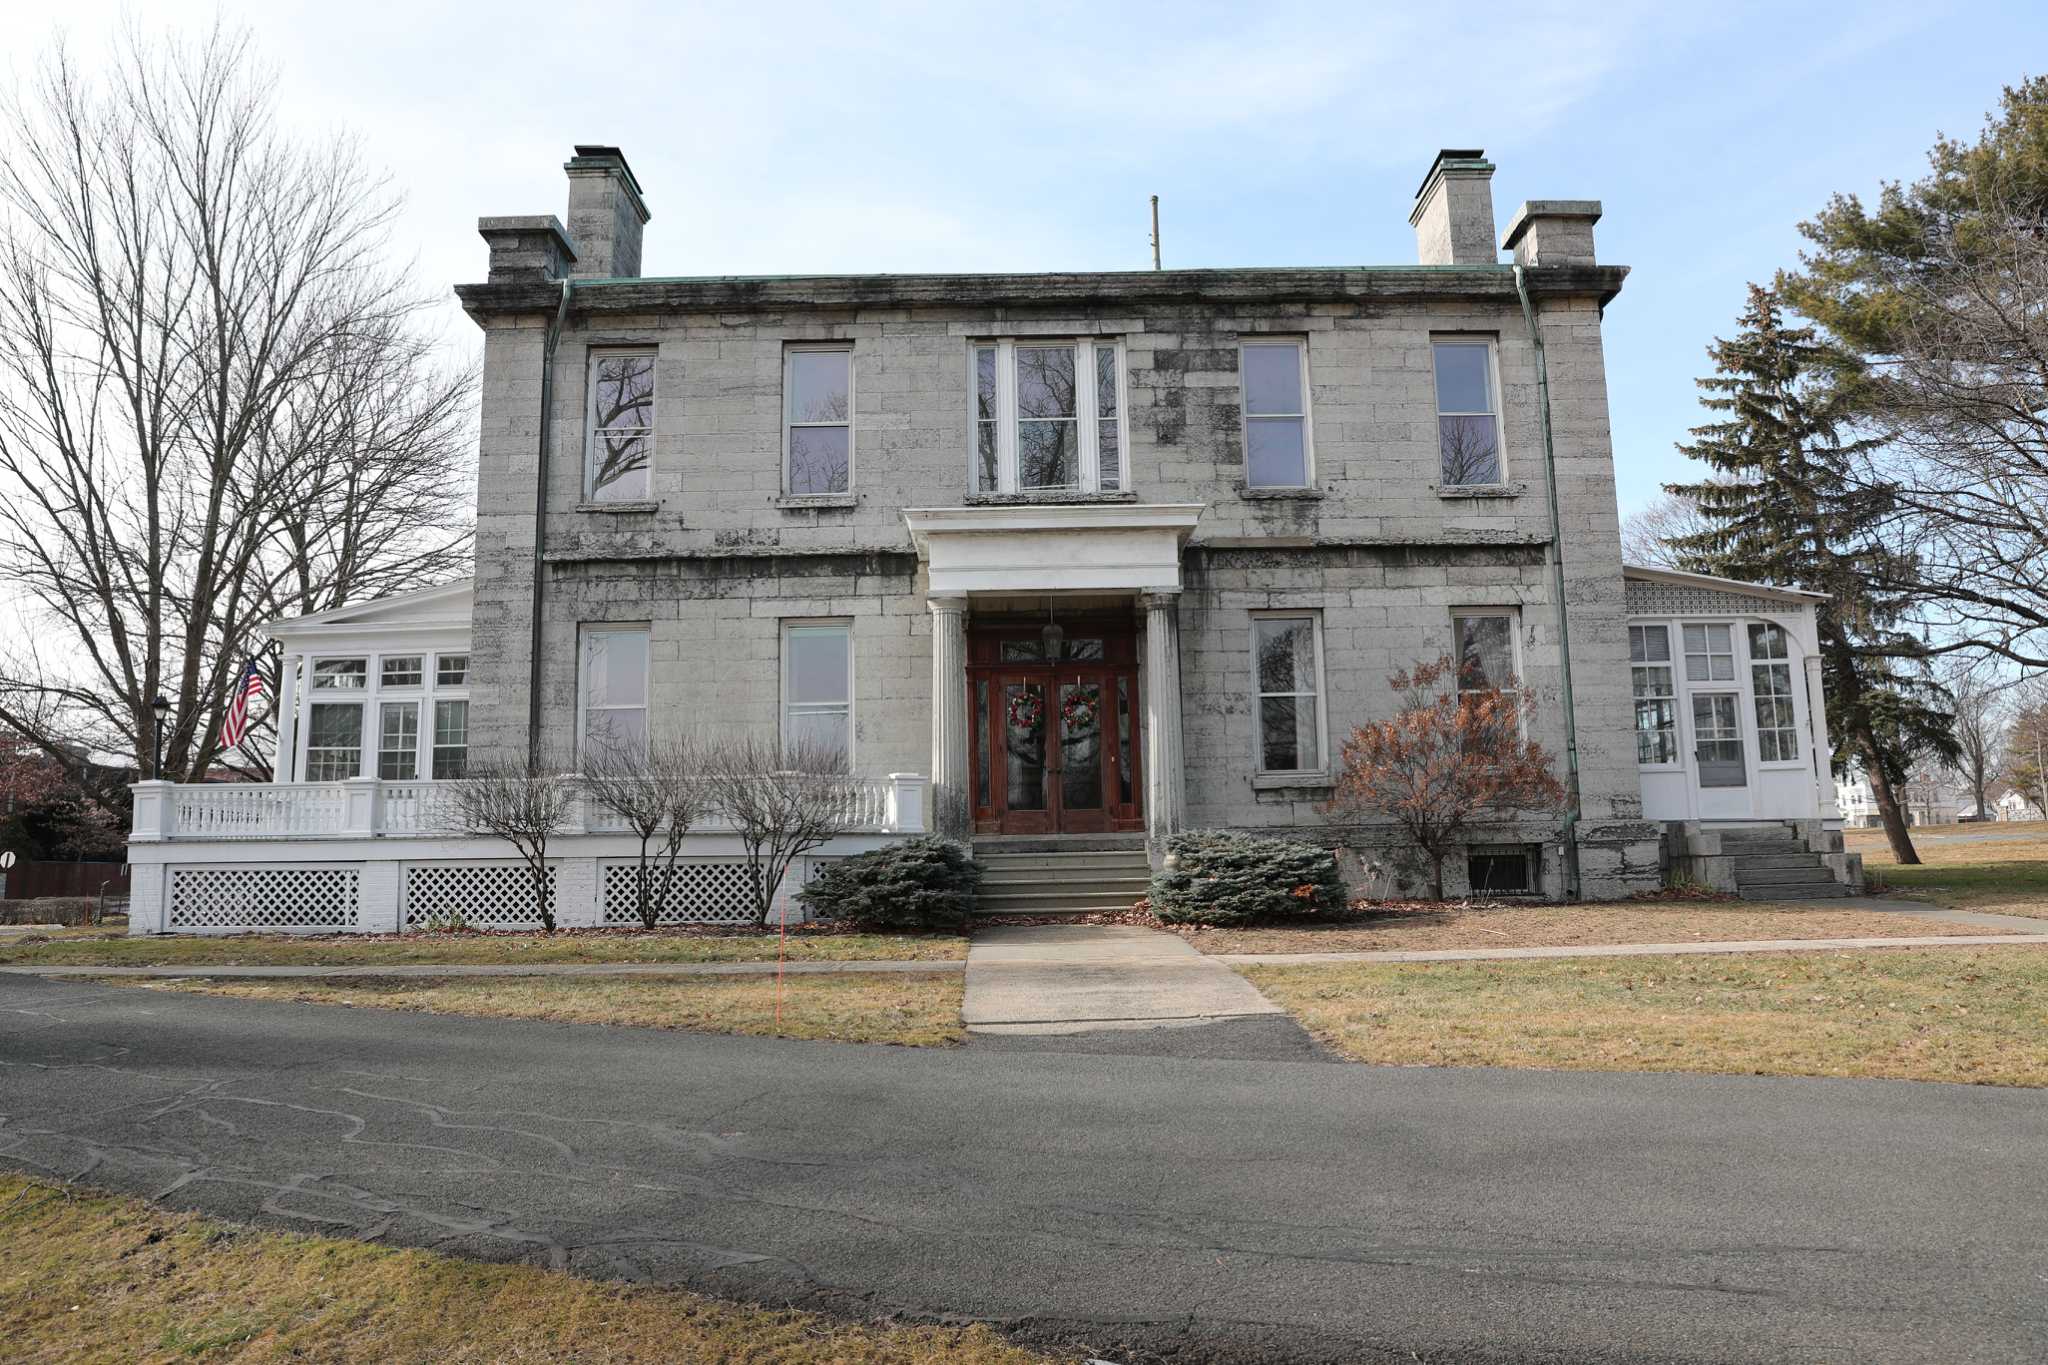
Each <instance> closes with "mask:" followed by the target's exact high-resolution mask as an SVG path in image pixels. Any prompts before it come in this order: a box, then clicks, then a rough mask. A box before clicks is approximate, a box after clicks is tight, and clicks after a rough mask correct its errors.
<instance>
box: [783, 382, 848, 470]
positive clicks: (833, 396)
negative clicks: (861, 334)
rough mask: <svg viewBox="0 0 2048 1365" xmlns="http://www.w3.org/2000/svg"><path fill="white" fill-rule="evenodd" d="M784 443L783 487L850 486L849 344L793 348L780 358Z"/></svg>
mask: <svg viewBox="0 0 2048 1365" xmlns="http://www.w3.org/2000/svg"><path fill="white" fill-rule="evenodd" d="M782 392H783V447H784V450H785V452H786V453H787V456H788V471H789V473H788V478H787V480H786V486H787V488H788V491H789V492H791V493H794V494H798V495H807V494H818V493H844V492H846V491H847V490H848V489H849V488H851V487H852V486H853V350H852V348H851V347H847V346H832V347H823V346H816V347H814V346H804V347H797V348H793V349H791V350H790V351H789V353H788V354H787V355H786V356H785V357H784V358H783V368H782Z"/></svg>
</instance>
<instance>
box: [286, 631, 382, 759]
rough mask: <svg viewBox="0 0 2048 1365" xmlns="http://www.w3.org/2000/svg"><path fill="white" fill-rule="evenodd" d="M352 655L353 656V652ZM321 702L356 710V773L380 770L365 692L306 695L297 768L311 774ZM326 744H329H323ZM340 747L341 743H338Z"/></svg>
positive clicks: (368, 698) (367, 695)
mask: <svg viewBox="0 0 2048 1365" xmlns="http://www.w3.org/2000/svg"><path fill="white" fill-rule="evenodd" d="M351 657H352V656H351ZM320 706H347V707H352V708H354V710H355V713H356V776H357V777H362V776H365V775H368V776H371V777H374V776H376V773H377V749H376V743H377V740H376V736H374V735H372V734H371V733H370V722H369V708H370V694H369V693H368V692H367V691H365V692H328V693H319V692H315V693H313V694H311V695H310V696H309V697H307V699H306V723H305V724H304V725H302V726H300V727H299V731H300V739H299V766H298V769H297V771H298V772H300V773H301V774H308V773H310V772H311V771H312V766H311V765H312V759H313V747H314V746H313V710H314V708H315V707H320ZM321 747H322V748H325V747H327V746H325V745H322V746H321ZM336 747H339V746H336ZM305 780H306V781H308V782H342V781H346V780H347V779H346V778H338V777H311V776H307V777H306V778H305Z"/></svg>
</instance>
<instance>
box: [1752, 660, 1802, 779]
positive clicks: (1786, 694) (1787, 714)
mask: <svg viewBox="0 0 2048 1365" xmlns="http://www.w3.org/2000/svg"><path fill="white" fill-rule="evenodd" d="M1749 678H1750V691H1751V693H1752V701H1753V702H1754V704H1755V708H1756V756H1757V759H1758V761H1759V762H1763V763H1792V762H1796V761H1797V760H1798V758H1799V706H1798V702H1797V700H1796V697H1795V695H1794V693H1793V691H1792V665H1791V663H1790V662H1789V661H1788V662H1769V661H1767V662H1765V663H1760V664H1752V665H1750V670H1749Z"/></svg>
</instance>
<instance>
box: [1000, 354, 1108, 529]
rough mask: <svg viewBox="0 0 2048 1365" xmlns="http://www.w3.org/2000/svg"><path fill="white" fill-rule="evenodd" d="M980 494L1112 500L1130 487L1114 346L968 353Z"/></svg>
mask: <svg viewBox="0 0 2048 1365" xmlns="http://www.w3.org/2000/svg"><path fill="white" fill-rule="evenodd" d="M968 358H969V363H968V382H969V384H970V386H971V389H970V403H969V422H970V426H971V429H972V434H973V435H972V448H971V450H970V451H969V463H970V465H971V467H972V471H973V488H974V491H975V492H977V493H1033V492H1074V493H1114V492H1118V491H1120V490H1121V489H1123V488H1124V486H1125V484H1126V483H1127V479H1126V476H1125V470H1126V469H1127V467H1128V461H1127V460H1126V457H1125V451H1126V445H1125V439H1126V425H1127V424H1126V422H1125V414H1124V407H1125V395H1124V381H1123V368H1124V367H1123V348H1122V346H1121V344H1120V343H1118V342H1116V341H1114V340H1097V339H1092V338H1090V339H1083V340H1079V341H1067V340H1060V341H1041V340H1037V339H1035V338H1034V339H1030V340H1020V341H983V342H977V343H975V344H974V345H973V347H972V348H970V350H969V356H968Z"/></svg>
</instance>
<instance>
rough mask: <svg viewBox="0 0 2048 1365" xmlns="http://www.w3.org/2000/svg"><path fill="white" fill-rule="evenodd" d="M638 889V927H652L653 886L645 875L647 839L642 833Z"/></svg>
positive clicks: (653, 914) (653, 917) (653, 913)
mask: <svg viewBox="0 0 2048 1365" xmlns="http://www.w3.org/2000/svg"><path fill="white" fill-rule="evenodd" d="M639 890H640V927H641V928H642V929H652V928H653V927H654V919H655V912H654V888H653V887H652V886H651V885H650V884H649V881H648V876H647V839H646V836H644V835H643V836H642V837H641V840H640V885H639Z"/></svg>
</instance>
